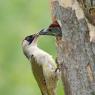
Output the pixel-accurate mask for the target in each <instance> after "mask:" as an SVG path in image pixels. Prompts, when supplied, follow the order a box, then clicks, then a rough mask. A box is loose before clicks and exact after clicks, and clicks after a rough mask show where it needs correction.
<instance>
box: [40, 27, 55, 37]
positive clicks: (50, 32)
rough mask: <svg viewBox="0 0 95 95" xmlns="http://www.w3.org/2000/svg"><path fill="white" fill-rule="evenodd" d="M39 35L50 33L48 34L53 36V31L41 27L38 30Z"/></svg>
mask: <svg viewBox="0 0 95 95" xmlns="http://www.w3.org/2000/svg"><path fill="white" fill-rule="evenodd" d="M39 35H50V36H55V33H54V32H52V31H51V30H50V29H48V28H47V29H42V30H41V31H40V32H39Z"/></svg>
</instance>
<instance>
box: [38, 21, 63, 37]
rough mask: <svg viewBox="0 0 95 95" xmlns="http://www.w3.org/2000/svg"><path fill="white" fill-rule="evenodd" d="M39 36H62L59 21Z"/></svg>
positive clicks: (42, 31)
mask: <svg viewBox="0 0 95 95" xmlns="http://www.w3.org/2000/svg"><path fill="white" fill-rule="evenodd" d="M39 35H50V36H55V37H57V36H59V37H61V36H62V31H61V27H60V25H59V24H58V22H57V21H55V22H53V23H52V24H51V25H50V26H49V27H48V28H47V29H43V30H41V31H40V32H39Z"/></svg>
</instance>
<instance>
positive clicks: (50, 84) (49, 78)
mask: <svg viewBox="0 0 95 95" xmlns="http://www.w3.org/2000/svg"><path fill="white" fill-rule="evenodd" d="M55 70H56V68H55V67H53V66H52V65H51V64H44V65H43V74H44V76H45V81H46V85H47V89H48V95H55V90H56V86H57V80H58V78H57V74H56V72H55Z"/></svg>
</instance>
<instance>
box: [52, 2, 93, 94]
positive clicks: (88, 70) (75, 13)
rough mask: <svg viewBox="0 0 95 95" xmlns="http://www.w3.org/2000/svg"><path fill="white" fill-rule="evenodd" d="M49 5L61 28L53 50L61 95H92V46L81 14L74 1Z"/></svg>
mask: <svg viewBox="0 0 95 95" xmlns="http://www.w3.org/2000/svg"><path fill="white" fill-rule="evenodd" d="M51 5H52V16H53V17H54V18H56V20H57V21H58V22H59V24H60V26H61V28H62V39H61V38H60V37H57V50H58V62H59V64H60V67H61V71H62V81H63V85H64V88H65V95H95V55H94V54H95V53H94V52H93V51H95V48H94V47H95V45H94V44H92V43H90V37H89V30H90V29H89V27H88V22H87V21H86V20H85V16H84V13H83V11H82V9H81V8H80V6H79V4H78V2H77V0H52V2H51ZM93 45H94V46H93Z"/></svg>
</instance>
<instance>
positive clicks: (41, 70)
mask: <svg viewBox="0 0 95 95" xmlns="http://www.w3.org/2000/svg"><path fill="white" fill-rule="evenodd" d="M42 31H43V30H42ZM38 36H39V34H34V35H30V36H27V37H25V39H24V40H23V42H22V49H23V52H24V54H25V56H26V57H27V58H28V60H29V61H30V62H31V66H32V71H33V74H34V77H35V79H36V81H37V83H38V86H39V88H40V90H41V93H42V95H55V91H56V86H57V81H58V76H57V75H58V72H56V69H57V66H56V63H55V61H54V60H53V58H52V56H51V55H50V54H48V53H47V52H45V51H43V50H41V49H40V48H38V47H37V39H38Z"/></svg>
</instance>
